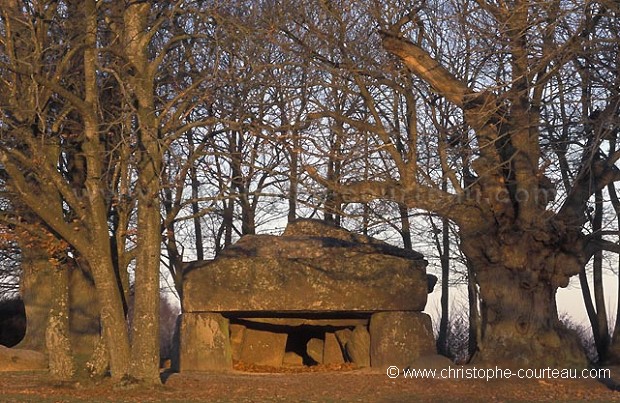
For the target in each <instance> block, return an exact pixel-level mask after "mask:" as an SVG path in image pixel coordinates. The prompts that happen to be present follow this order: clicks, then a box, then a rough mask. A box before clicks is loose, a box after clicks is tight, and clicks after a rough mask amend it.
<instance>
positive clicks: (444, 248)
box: [437, 218, 450, 357]
mask: <svg viewBox="0 0 620 403" xmlns="http://www.w3.org/2000/svg"><path fill="white" fill-rule="evenodd" d="M441 221H442V227H441V240H442V241H441V248H440V249H439V253H440V259H441V320H440V322H439V335H438V336H437V351H438V352H439V354H443V355H445V356H446V357H449V353H450V351H449V350H450V349H449V348H448V331H449V326H450V305H449V304H450V294H449V293H450V232H449V230H450V228H449V224H448V220H447V219H445V218H442V220H441Z"/></svg>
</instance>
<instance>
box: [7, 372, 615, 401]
mask: <svg viewBox="0 0 620 403" xmlns="http://www.w3.org/2000/svg"><path fill="white" fill-rule="evenodd" d="M613 373H614V374H615V373H618V374H620V369H618V371H614V372H613ZM163 378H164V379H165V383H164V384H163V385H162V386H161V387H157V388H151V389H144V388H139V387H134V388H121V387H115V386H114V385H112V384H111V383H110V382H109V381H105V380H104V381H100V382H92V381H89V380H82V381H78V382H74V383H59V382H54V381H51V380H50V379H49V378H48V377H47V374H46V373H44V372H29V373H3V374H1V376H0V401H2V402H37V403H38V402H189V401H200V402H231V403H232V402H409V401H416V402H419V401H443V402H451V401H454V402H472V401H484V402H488V401H493V402H507V401H578V400H590V401H601V402H609V401H616V400H617V401H620V392H615V391H613V390H612V389H613V388H611V389H610V388H609V387H608V386H605V385H604V384H603V383H601V382H599V381H597V380H549V379H545V380H521V379H509V380H506V379H503V380H491V381H488V382H487V381H485V380H439V379H432V380H430V379H425V380H413V379H403V378H400V377H399V378H396V379H390V378H388V377H387V376H386V375H385V374H381V373H377V372H374V373H372V372H369V371H368V370H352V369H346V370H340V371H333V372H326V371H316V372H297V373H291V372H288V373H282V372H279V373H265V372H262V373H258V372H241V371H234V372H231V373H227V374H205V373H200V374H198V373H193V374H175V373H164V376H163Z"/></svg>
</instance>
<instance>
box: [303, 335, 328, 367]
mask: <svg viewBox="0 0 620 403" xmlns="http://www.w3.org/2000/svg"><path fill="white" fill-rule="evenodd" d="M324 348H325V342H324V341H323V340H321V339H315V338H312V339H310V340H308V344H307V345H306V352H307V353H308V356H309V357H310V358H312V359H313V360H314V361H315V362H316V363H317V364H322V363H323V349H324Z"/></svg>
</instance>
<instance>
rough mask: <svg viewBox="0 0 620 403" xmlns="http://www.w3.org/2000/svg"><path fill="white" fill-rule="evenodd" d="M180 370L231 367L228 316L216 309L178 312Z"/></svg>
mask: <svg viewBox="0 0 620 403" xmlns="http://www.w3.org/2000/svg"><path fill="white" fill-rule="evenodd" d="M181 317H182V319H181V348H180V353H179V355H180V357H179V366H180V370H181V371H221V370H228V369H232V351H231V346H230V337H229V329H228V319H226V318H224V317H223V316H222V315H220V314H217V313H184V314H182V315H181Z"/></svg>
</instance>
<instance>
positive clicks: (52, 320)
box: [45, 267, 75, 380]
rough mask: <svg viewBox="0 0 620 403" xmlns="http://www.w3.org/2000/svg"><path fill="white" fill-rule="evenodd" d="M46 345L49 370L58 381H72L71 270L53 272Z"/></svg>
mask: <svg viewBox="0 0 620 403" xmlns="http://www.w3.org/2000/svg"><path fill="white" fill-rule="evenodd" d="M45 345H46V346H47V351H48V355H49V370H50V373H51V375H52V377H54V378H56V379H62V380H67V379H71V378H72V377H73V375H74V374H75V361H74V360H73V352H72V349H71V340H70V338H69V269H68V268H67V267H54V269H53V270H52V306H51V309H50V312H49V318H48V322H47V329H46V331H45Z"/></svg>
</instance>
